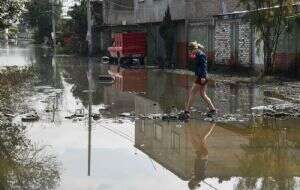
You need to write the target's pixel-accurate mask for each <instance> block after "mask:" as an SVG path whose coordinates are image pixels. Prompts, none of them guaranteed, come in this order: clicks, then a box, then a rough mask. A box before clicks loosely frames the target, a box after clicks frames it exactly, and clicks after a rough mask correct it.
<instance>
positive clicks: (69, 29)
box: [63, 0, 87, 54]
mask: <svg viewBox="0 0 300 190" xmlns="http://www.w3.org/2000/svg"><path fill="white" fill-rule="evenodd" d="M86 3H87V1H86V0H81V1H80V3H79V4H75V5H74V6H73V7H72V8H71V10H70V11H69V12H68V15H69V16H70V17H71V20H69V21H67V22H65V23H64V28H66V30H64V31H63V33H64V35H69V36H72V39H73V40H72V41H73V44H71V46H72V47H64V51H67V52H68V51H71V52H74V53H78V54H85V53H86V52H87V42H86V32H87V9H86V6H87V4H86Z"/></svg>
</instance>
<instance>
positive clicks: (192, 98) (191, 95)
mask: <svg viewBox="0 0 300 190" xmlns="http://www.w3.org/2000/svg"><path fill="white" fill-rule="evenodd" d="M199 90H200V85H198V84H196V83H194V84H193V86H192V89H191V90H190V93H189V98H188V100H187V102H186V104H185V110H186V111H189V110H190V108H191V105H193V103H194V101H195V97H196V95H197V93H198V92H199Z"/></svg>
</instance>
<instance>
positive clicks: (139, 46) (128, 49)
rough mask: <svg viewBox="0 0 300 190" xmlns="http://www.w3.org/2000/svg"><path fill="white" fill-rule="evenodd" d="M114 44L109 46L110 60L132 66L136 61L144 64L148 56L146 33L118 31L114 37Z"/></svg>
mask: <svg viewBox="0 0 300 190" xmlns="http://www.w3.org/2000/svg"><path fill="white" fill-rule="evenodd" d="M112 41H113V45H112V47H109V48H108V52H109V55H110V58H111V59H110V60H111V61H110V62H112V63H115V64H118V58H120V64H121V65H127V66H130V65H132V64H133V62H134V61H136V60H138V62H139V63H140V64H141V65H143V64H144V58H145V56H146V33H144V32H129V33H117V34H114V35H113V37H112Z"/></svg>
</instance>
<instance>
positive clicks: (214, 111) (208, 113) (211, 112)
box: [206, 110, 217, 117]
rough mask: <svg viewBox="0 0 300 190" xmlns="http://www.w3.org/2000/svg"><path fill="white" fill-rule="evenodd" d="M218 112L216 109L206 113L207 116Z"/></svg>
mask: <svg viewBox="0 0 300 190" xmlns="http://www.w3.org/2000/svg"><path fill="white" fill-rule="evenodd" d="M216 114H217V111H216V110H210V111H209V112H207V113H206V117H213V116H215V115H216Z"/></svg>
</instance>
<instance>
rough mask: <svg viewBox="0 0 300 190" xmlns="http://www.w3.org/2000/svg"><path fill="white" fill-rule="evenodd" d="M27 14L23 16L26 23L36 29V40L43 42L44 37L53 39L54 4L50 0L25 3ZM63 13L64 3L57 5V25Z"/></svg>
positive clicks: (35, 0) (34, 0)
mask: <svg viewBox="0 0 300 190" xmlns="http://www.w3.org/2000/svg"><path fill="white" fill-rule="evenodd" d="M25 8H26V12H25V13H24V14H23V18H24V21H25V22H26V23H28V24H29V26H31V27H32V28H35V29H36V32H35V40H36V42H37V43H41V42H43V39H44V37H48V38H49V39H51V32H52V21H51V18H52V3H51V1H49V0H29V1H27V2H26V3H25ZM61 13H62V3H61V2H60V1H59V2H57V3H56V4H55V9H54V15H55V20H56V23H57V22H58V21H59V19H60V15H61Z"/></svg>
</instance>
